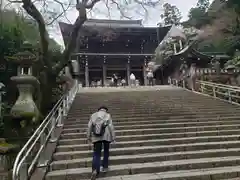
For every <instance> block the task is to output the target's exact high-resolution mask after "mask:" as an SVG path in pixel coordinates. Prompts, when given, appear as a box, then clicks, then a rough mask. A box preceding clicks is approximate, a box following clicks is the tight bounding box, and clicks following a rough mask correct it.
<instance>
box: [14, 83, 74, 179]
mask: <svg viewBox="0 0 240 180" xmlns="http://www.w3.org/2000/svg"><path fill="white" fill-rule="evenodd" d="M77 92H78V82H77V80H75V83H74V85H73V87H72V88H71V89H70V90H69V91H68V92H67V93H66V94H64V95H63V96H62V97H61V98H60V100H59V101H58V102H57V103H56V105H55V106H54V107H53V109H52V110H51V111H50V113H49V114H48V115H47V116H46V117H45V119H44V120H43V122H42V123H41V124H40V126H39V127H38V128H37V129H36V130H35V132H34V133H33V135H32V136H31V137H30V139H29V140H28V141H27V143H26V144H25V145H24V146H23V148H22V149H21V150H20V152H19V153H18V155H17V157H16V159H15V162H14V165H13V174H12V178H13V180H27V179H29V177H31V175H32V173H33V171H34V168H35V167H45V166H47V165H48V164H49V161H50V160H49V159H46V158H45V154H46V152H45V149H46V146H47V144H48V143H49V142H50V143H53V142H56V141H57V138H56V135H55V134H56V129H57V128H58V127H62V126H63V123H62V120H63V117H64V116H66V115H67V113H68V111H69V109H70V106H71V104H72V102H73V100H74V98H75V96H76V93H77ZM39 143H40V147H38V145H39ZM35 149H36V151H34V150H35Z"/></svg>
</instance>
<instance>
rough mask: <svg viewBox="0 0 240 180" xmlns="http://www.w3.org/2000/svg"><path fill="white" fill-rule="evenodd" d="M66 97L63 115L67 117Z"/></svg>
mask: <svg viewBox="0 0 240 180" xmlns="http://www.w3.org/2000/svg"><path fill="white" fill-rule="evenodd" d="M65 98H66V97H64V99H63V107H62V108H63V116H64V117H65V116H67V111H66V99H65Z"/></svg>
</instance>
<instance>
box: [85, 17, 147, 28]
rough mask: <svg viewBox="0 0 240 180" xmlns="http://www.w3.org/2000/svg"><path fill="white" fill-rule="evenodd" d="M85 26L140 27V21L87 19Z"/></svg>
mask: <svg viewBox="0 0 240 180" xmlns="http://www.w3.org/2000/svg"><path fill="white" fill-rule="evenodd" d="M84 25H85V26H110V27H116V26H119V27H142V26H143V25H142V20H109V19H88V20H87V21H86V22H85V23H84Z"/></svg>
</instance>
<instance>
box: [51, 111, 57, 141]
mask: <svg viewBox="0 0 240 180" xmlns="http://www.w3.org/2000/svg"><path fill="white" fill-rule="evenodd" d="M56 120H57V118H56V117H55V116H54V115H53V116H52V117H51V124H50V125H51V128H50V129H53V131H52V133H51V138H50V142H51V143H54V142H56V141H57V138H56Z"/></svg>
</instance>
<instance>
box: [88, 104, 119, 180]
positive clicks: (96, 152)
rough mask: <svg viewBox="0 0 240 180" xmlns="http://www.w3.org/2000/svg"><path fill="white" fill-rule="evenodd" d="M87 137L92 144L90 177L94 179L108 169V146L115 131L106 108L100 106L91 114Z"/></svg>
mask: <svg viewBox="0 0 240 180" xmlns="http://www.w3.org/2000/svg"><path fill="white" fill-rule="evenodd" d="M87 139H88V141H89V143H91V144H93V160H92V177H91V180H95V179H96V177H97V176H98V174H99V173H100V166H101V165H102V172H107V170H108V160H109V146H110V143H111V142H115V132H114V126H113V123H112V118H111V115H110V114H109V113H108V108H107V107H105V106H101V107H100V108H98V111H97V112H95V113H93V114H92V115H91V118H90V120H89V123H88V129H87ZM102 148H103V149H104V156H103V161H102V164H101V151H102Z"/></svg>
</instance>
